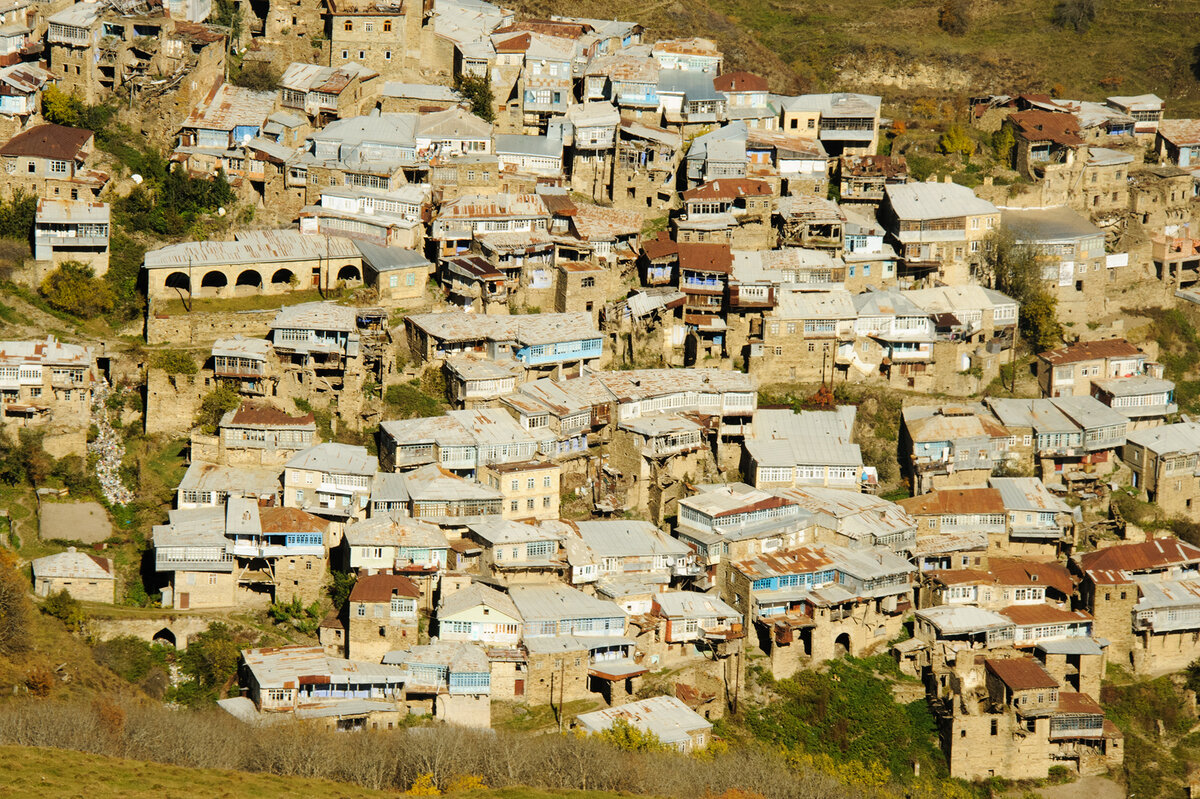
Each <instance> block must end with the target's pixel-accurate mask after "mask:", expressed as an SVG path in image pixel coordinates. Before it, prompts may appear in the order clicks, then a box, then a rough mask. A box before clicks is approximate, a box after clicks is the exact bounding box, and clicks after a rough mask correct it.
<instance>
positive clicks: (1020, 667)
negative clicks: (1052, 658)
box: [983, 658, 1058, 691]
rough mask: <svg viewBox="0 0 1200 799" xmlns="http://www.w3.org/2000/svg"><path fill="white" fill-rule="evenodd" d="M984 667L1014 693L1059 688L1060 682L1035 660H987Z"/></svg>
mask: <svg viewBox="0 0 1200 799" xmlns="http://www.w3.org/2000/svg"><path fill="white" fill-rule="evenodd" d="M983 663H984V666H985V667H986V668H987V670H988V671H990V672H991V673H992V674H995V675H996V676H997V677H998V678H999V679H1000V681H1001V682H1002V683H1004V684H1005V685H1007V686H1008V687H1009V689H1010V690H1013V691H1032V690H1035V689H1037V688H1057V687H1058V680H1056V679H1054V678H1053V677H1051V676H1050V674H1049V673H1048V672H1047V671H1046V670H1045V669H1044V668H1042V664H1041V663H1038V662H1037V661H1036V660H1034V659H1033V658H1006V659H1004V660H990V659H989V660H985V661H983Z"/></svg>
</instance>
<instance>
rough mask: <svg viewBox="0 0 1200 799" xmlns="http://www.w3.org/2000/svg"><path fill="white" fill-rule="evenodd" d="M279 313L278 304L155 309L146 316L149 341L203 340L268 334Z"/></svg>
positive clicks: (183, 342) (162, 342) (182, 341)
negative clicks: (191, 310)
mask: <svg viewBox="0 0 1200 799" xmlns="http://www.w3.org/2000/svg"><path fill="white" fill-rule="evenodd" d="M277 313H279V309H277V308H272V309H269V310H263V311H235V312H232V313H230V312H220V311H211V312H210V311H198V312H196V313H182V314H166V313H151V314H148V315H147V317H146V343H147V344H151V345H155V344H199V343H203V342H211V341H216V340H217V339H218V338H228V337H230V336H234V335H238V334H240V335H242V336H245V337H246V338H265V337H266V335H267V333H268V332H269V331H270V329H271V322H272V320H274V319H275V314H277Z"/></svg>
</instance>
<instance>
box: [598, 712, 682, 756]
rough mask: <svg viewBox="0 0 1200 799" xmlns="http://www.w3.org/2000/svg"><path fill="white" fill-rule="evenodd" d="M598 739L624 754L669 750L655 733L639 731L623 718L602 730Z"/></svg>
mask: <svg viewBox="0 0 1200 799" xmlns="http://www.w3.org/2000/svg"><path fill="white" fill-rule="evenodd" d="M597 737H599V738H600V740H602V741H606V742H608V743H610V744H612V745H613V746H615V747H616V748H617V749H620V750H621V751H623V752H666V751H668V749H669V747H668V746H667V745H666V744H664V743H663V742H662V741H661V740H659V737H658V736H657V735H655V734H654V733H652V732H650V731H649V730H641V729H638V728H637V727H635V726H633V725H632V724H630V723H629V722H628V721H626V720H625V719H621V718H618V719H615V720H614V721H613V725H612V726H611V727H609V728H608V729H607V730H601V731H600V732H599V734H598V736H597Z"/></svg>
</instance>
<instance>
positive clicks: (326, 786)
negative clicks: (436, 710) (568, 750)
mask: <svg viewBox="0 0 1200 799" xmlns="http://www.w3.org/2000/svg"><path fill="white" fill-rule="evenodd" d="M0 762H3V763H4V764H5V765H4V769H3V771H4V780H3V781H0V797H10V796H11V797H18V796H42V797H47V799H55V798H56V797H77V796H86V797H88V799H176V798H177V797H178V799H185V798H186V799H191V797H195V796H211V797H230V798H232V797H254V799H291V797H297V796H302V797H304V799H371V798H372V797H385V796H393V797H394V796H397V794H396V793H394V792H391V791H371V790H367V789H366V788H360V787H358V786H356V785H349V784H346V783H336V782H331V781H329V780H318V779H304V778H302V777H279V776H274V775H270V774H247V773H246V772H243V771H224V770H221V769H192V768H180V767H179V766H164V765H162V764H160V763H146V762H143V761H140V760H123V759H121V758H115V757H102V756H100V755H90V754H84V753H82V752H73V751H69V750H66V749H40V748H36V747H23V746H0ZM463 795H464V796H465V795H469V796H471V797H472V799H616V798H617V797H618V796H619V794H614V793H608V792H605V791H544V790H538V789H534V788H505V789H502V790H493V789H483V790H474V791H470V792H469V794H463Z"/></svg>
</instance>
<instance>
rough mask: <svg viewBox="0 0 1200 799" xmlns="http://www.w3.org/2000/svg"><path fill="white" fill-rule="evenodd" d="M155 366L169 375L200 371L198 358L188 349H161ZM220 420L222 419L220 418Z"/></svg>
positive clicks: (155, 359)
mask: <svg viewBox="0 0 1200 799" xmlns="http://www.w3.org/2000/svg"><path fill="white" fill-rule="evenodd" d="M154 367H155V368H156V369H162V370H163V371H164V372H166V373H167V374H169V375H194V374H196V372H198V371H199V367H197V366H196V359H195V358H193V357H192V354H191V353H190V352H187V351H186V350H176V349H170V350H159V351H158V352H157V353H155V355H154ZM218 421H220V419H219V418H218Z"/></svg>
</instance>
